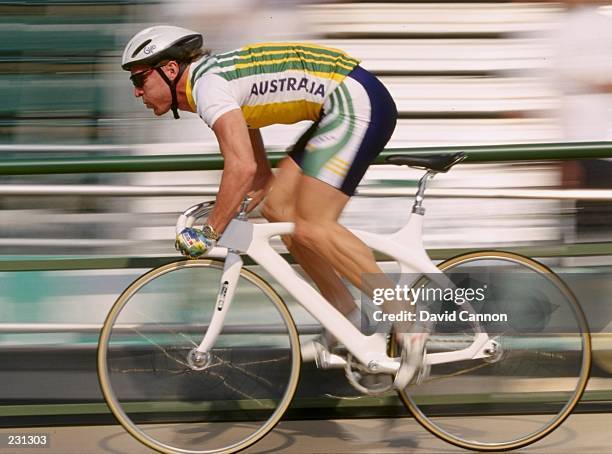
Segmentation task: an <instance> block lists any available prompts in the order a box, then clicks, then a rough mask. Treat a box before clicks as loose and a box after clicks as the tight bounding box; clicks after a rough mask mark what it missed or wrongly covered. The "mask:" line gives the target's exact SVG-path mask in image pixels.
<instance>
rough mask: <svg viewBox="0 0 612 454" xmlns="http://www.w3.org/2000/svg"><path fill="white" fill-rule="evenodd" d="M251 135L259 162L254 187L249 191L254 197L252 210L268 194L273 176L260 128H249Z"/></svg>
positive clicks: (250, 206)
mask: <svg viewBox="0 0 612 454" xmlns="http://www.w3.org/2000/svg"><path fill="white" fill-rule="evenodd" d="M249 136H250V138H251V145H252V146H253V152H254V153H255V162H256V163H257V172H256V173H255V178H254V179H253V187H252V188H251V191H250V192H249V196H250V197H252V198H253V201H252V202H251V204H250V205H249V211H251V210H252V209H253V208H255V207H256V206H257V205H259V203H260V202H261V201H262V200H263V198H264V197H265V196H266V192H267V190H268V187H269V184H270V183H271V180H270V178H272V169H270V163H269V162H268V157H267V156H266V150H265V148H264V143H263V139H262V137H261V132H260V131H259V129H249Z"/></svg>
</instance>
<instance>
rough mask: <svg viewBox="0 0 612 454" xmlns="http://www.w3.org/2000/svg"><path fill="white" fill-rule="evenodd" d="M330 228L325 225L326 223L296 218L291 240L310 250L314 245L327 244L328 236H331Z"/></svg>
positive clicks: (331, 230) (330, 226)
mask: <svg viewBox="0 0 612 454" xmlns="http://www.w3.org/2000/svg"><path fill="white" fill-rule="evenodd" d="M332 227H333V226H332V225H326V223H321V222H313V221H309V220H305V219H302V218H296V220H295V230H294V232H293V240H294V241H295V242H296V243H298V244H301V245H304V246H307V247H311V248H312V247H313V246H314V245H323V244H326V243H327V242H328V239H329V236H330V235H332V232H333V228H332Z"/></svg>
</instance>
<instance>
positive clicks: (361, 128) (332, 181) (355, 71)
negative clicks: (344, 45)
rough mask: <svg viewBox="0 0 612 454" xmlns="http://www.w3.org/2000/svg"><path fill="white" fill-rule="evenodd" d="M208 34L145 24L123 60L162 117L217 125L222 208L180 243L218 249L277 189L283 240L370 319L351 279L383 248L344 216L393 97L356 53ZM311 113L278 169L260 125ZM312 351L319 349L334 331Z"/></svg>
mask: <svg viewBox="0 0 612 454" xmlns="http://www.w3.org/2000/svg"><path fill="white" fill-rule="evenodd" d="M202 45H203V38H202V35H201V34H200V33H197V32H194V31H191V30H187V29H184V28H180V27H174V26H155V27H151V28H147V29H145V30H142V31H141V32H139V33H138V34H136V35H135V36H134V37H133V38H132V39H131V40H130V41H129V43H128V44H127V46H126V48H125V50H124V53H123V61H122V68H123V69H124V70H127V71H130V72H131V77H130V79H131V80H132V82H133V84H134V96H136V97H137V98H142V100H143V103H144V104H145V105H146V106H147V107H148V108H150V109H153V111H154V113H155V115H158V116H159V115H163V114H165V113H166V112H168V111H169V110H172V112H173V114H174V117H175V118H179V113H178V111H179V110H183V111H188V112H196V113H197V114H198V115H199V116H200V117H201V118H202V120H204V122H205V123H206V124H207V125H208V126H209V127H210V128H212V130H213V131H214V133H215V135H216V137H217V140H218V142H219V147H220V150H221V153H222V155H223V158H224V168H223V174H222V178H221V184H220V187H219V192H218V196H217V201H216V204H215V208H214V211H213V212H212V214H211V215H210V217H209V218H208V221H207V224H206V225H204V227H203V228H202V229H185V230H184V231H183V232H182V233H181V234H180V235H179V236H178V237H177V246H178V247H179V249H180V250H181V251H182V252H183V253H184V254H185V255H189V256H191V257H197V256H199V255H201V254H203V253H205V252H206V251H207V250H209V249H210V248H212V247H213V246H214V245H215V243H216V240H217V239H218V238H219V236H220V235H221V234H222V232H223V230H224V229H225V227H226V226H227V225H228V223H229V222H230V221H231V220H232V218H233V217H234V216H235V214H236V212H237V210H238V208H239V206H240V203H241V202H242V200H243V199H244V197H245V195H247V194H249V195H250V196H251V197H252V198H253V200H252V202H251V205H250V206H249V209H253V208H254V207H255V206H256V205H258V204H259V203H260V202H261V201H262V199H263V198H264V197H266V200H265V203H264V205H263V209H262V213H263V215H264V217H265V218H266V219H268V220H269V221H275V222H276V221H290V222H294V223H295V232H294V234H293V235H292V236H291V237H288V236H287V237H284V238H283V241H284V243H285V245H286V246H287V248H288V250H289V251H290V252H291V254H292V255H293V257H295V259H296V260H297V262H298V263H299V264H300V265H301V266H302V268H303V269H304V270H305V272H306V273H307V274H308V275H309V276H310V277H311V278H312V280H313V281H314V282H315V283H316V285H317V286H318V288H319V290H320V291H321V293H322V295H323V296H324V297H325V298H326V299H327V300H328V301H330V302H331V303H332V304H333V305H334V306H335V307H336V308H337V309H338V310H339V311H340V312H341V313H342V314H344V315H345V316H347V317H348V318H349V319H350V320H351V321H352V322H353V323H355V324H357V321H358V320H359V314H360V313H359V310H358V309H357V308H356V305H355V302H354V300H353V297H352V295H351V294H350V292H349V290H348V289H347V287H346V286H345V285H344V284H343V282H342V280H341V276H343V277H345V278H346V279H348V280H349V281H350V282H351V283H352V284H353V285H355V286H356V287H358V288H360V289H361V290H362V291H363V292H365V293H366V294H369V295H371V294H372V292H373V289H374V288H375V287H376V286H377V285H378V283H376V282H367V281H365V280H364V279H362V275H363V274H364V273H368V274H369V275H381V274H382V271H381V270H380V268H379V267H378V265H377V264H376V261H375V260H374V256H373V254H372V251H371V250H370V249H369V248H368V247H367V246H365V244H363V243H362V242H361V241H360V240H359V239H357V237H355V236H354V235H353V234H352V233H350V232H349V231H348V230H347V229H346V228H345V227H343V226H342V225H340V224H339V223H338V218H339V216H340V214H341V212H342V210H343V209H344V207H345V206H346V204H347V202H348V201H349V199H350V197H351V196H352V195H353V193H354V192H355V188H356V187H357V185H358V184H359V182H360V180H361V179H362V177H363V175H364V173H365V171H366V169H367V168H368V166H369V165H370V164H371V163H372V162H373V161H374V159H375V158H376V157H377V156H378V154H379V153H380V152H381V151H382V150H383V148H384V147H385V145H386V144H387V142H388V140H389V138H390V137H391V134H392V133H393V130H394V128H395V124H396V119H397V110H396V107H395V103H394V101H393V99H392V98H391V95H390V94H389V92H388V91H387V89H386V88H385V87H384V85H383V84H382V83H381V82H380V81H379V80H378V79H377V78H376V77H374V76H373V75H372V74H370V73H369V72H368V71H366V70H365V69H363V68H362V67H361V66H359V61H358V60H356V59H355V58H352V57H351V56H349V55H347V54H346V53H344V52H342V51H340V50H337V49H332V48H327V47H323V46H319V45H314V44H306V43H264V44H252V45H248V46H245V47H243V48H241V49H238V50H235V51H232V52H227V53H222V54H217V55H213V54H210V52H208V51H207V50H205V49H204V48H203V47H202ZM303 120H309V121H312V122H313V123H312V126H311V127H310V128H309V129H308V130H307V131H306V132H305V133H304V134H303V135H302V136H301V137H300V138H299V140H298V141H297V142H296V143H295V145H294V146H293V147H292V149H291V150H290V151H289V156H288V157H286V158H285V159H284V160H283V161H282V162H281V163H280V164H279V172H278V173H277V174H276V175H273V174H272V171H271V170H270V166H269V164H268V161H267V158H266V154H265V149H264V144H263V141H262V137H261V134H260V131H259V128H262V127H265V126H268V125H272V124H279V123H281V124H292V123H296V122H299V121H303ZM309 347H314V348H310V349H309V348H304V349H303V356H304V358H305V359H315V357H316V355H317V354H320V353H321V351H322V349H321V347H327V346H326V345H325V339H324V338H320V339H319V340H318V341H317V342H315V343H314V344H310V345H309Z"/></svg>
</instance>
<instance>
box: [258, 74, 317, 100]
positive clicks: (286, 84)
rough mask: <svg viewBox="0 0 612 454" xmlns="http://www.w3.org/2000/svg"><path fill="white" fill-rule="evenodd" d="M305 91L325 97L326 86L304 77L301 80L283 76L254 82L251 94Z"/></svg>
mask: <svg viewBox="0 0 612 454" xmlns="http://www.w3.org/2000/svg"><path fill="white" fill-rule="evenodd" d="M300 90H302V91H305V92H308V93H310V94H313V95H315V96H317V95H320V96H321V97H323V98H324V97H325V86H324V85H323V84H322V83H320V82H314V81H312V80H308V78H307V77H302V78H301V79H300V80H299V83H298V79H297V78H295V77H283V78H279V79H274V80H270V81H268V80H265V81H261V82H254V83H253V85H252V86H251V95H256V96H258V95H265V94H266V93H268V92H269V93H276V92H277V91H279V92H281V91H300Z"/></svg>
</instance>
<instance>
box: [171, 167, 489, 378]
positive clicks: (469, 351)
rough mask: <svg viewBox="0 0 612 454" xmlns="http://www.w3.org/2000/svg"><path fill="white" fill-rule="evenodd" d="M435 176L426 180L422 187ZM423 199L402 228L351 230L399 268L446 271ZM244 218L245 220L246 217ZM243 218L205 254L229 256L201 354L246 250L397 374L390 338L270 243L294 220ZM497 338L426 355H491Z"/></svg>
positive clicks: (197, 211) (356, 352) (182, 222)
mask: <svg viewBox="0 0 612 454" xmlns="http://www.w3.org/2000/svg"><path fill="white" fill-rule="evenodd" d="M430 177H431V176H430V174H427V175H426V176H425V177H423V179H422V180H421V184H422V185H423V187H422V190H423V191H424V186H425V184H426V181H427V179H428V178H430ZM421 201H422V194H421V197H420V198H419V196H417V201H416V202H415V207H414V208H413V212H412V214H411V215H410V217H409V220H408V222H407V224H406V225H405V226H404V227H403V228H401V229H400V230H399V231H397V232H395V233H392V234H388V235H381V234H375V233H370V232H365V231H360V230H351V232H352V233H354V234H355V235H356V236H357V237H358V238H360V239H361V240H362V241H363V242H364V243H365V244H366V245H368V246H369V247H370V248H372V249H374V250H376V251H379V252H382V253H384V254H386V255H387V256H389V257H391V258H393V259H394V260H395V261H397V263H398V264H399V266H400V272H401V273H402V274H404V273H411V274H419V275H421V274H427V275H429V276H431V275H432V274H434V273H436V274H440V273H441V271H440V270H439V269H438V268H437V267H436V266H435V265H434V263H433V262H432V261H431V259H430V258H429V256H428V255H427V253H426V252H425V249H424V247H423V243H422V240H421V238H422V224H423V217H424V216H423V213H424V210H423V209H422V208H421V207H420V203H421ZM204 205H206V204H200V205H196V206H194V207H192V208H190V209H189V210H187V211H186V212H185V214H184V215H182V216H181V217H180V218H179V221H178V223H177V233H179V232H180V231H182V230H183V228H185V227H190V226H192V225H193V223H194V221H195V220H196V217H197V216H198V215H201V212H202V211H205V209H203V208H202V207H203V206H204ZM241 218H242V219H241ZM244 218H245V217H244V216H239V218H236V219H234V220H232V221H231V222H230V224H229V225H228V227H227V228H226V230H225V231H224V233H223V235H222V237H221V238H220V240H219V242H218V246H217V247H215V248H213V249H212V250H211V251H210V252H209V253H208V254H206V257H210V258H225V265H224V269H223V273H222V277H221V283H220V290H219V294H218V297H217V302H216V305H215V307H216V309H217V310H215V311H214V314H213V317H212V319H211V322H210V324H209V327H208V329H207V331H206V334H205V335H204V338H203V340H202V342H201V343H200V345H199V346H198V347H197V349H196V351H197V352H199V353H202V354H205V353H207V352H208V351H209V350H211V349H212V347H213V345H214V344H215V341H216V340H217V337H218V336H219V333H220V332H221V330H222V328H223V323H224V320H225V316H226V314H227V313H228V311H229V309H230V307H231V302H232V299H233V296H234V292H235V289H236V284H237V282H238V278H239V274H240V269H241V268H242V266H243V263H244V262H243V260H242V257H241V254H247V255H248V256H250V257H251V258H252V259H253V260H254V261H255V262H256V263H257V264H259V265H261V266H262V267H263V268H264V269H265V270H266V271H267V272H268V273H270V275H271V276H272V277H273V278H274V279H275V280H276V281H277V282H278V283H279V284H281V285H282V286H283V287H284V288H285V289H286V290H287V291H288V292H289V293H290V294H291V295H292V296H293V297H294V298H295V300H296V301H297V302H298V303H299V304H300V305H301V306H303V307H304V308H305V309H306V310H307V311H308V312H309V313H310V314H311V315H312V316H313V317H314V318H315V319H317V320H318V321H319V322H320V323H321V325H323V326H324V327H325V328H326V329H327V330H328V331H329V332H330V333H331V334H332V335H333V336H334V337H335V338H336V339H338V340H339V341H340V342H341V343H342V344H343V345H344V346H345V347H346V348H347V349H348V351H349V352H350V353H351V354H352V355H353V356H354V357H355V358H357V359H358V360H359V362H361V363H362V364H363V365H365V366H366V367H368V369H369V370H371V371H372V372H377V373H395V372H397V370H398V368H399V366H400V361H399V358H391V357H389V356H388V355H387V353H386V350H387V345H386V342H387V341H386V336H385V335H381V334H372V335H364V334H363V333H361V332H360V331H359V330H358V329H357V328H356V327H355V326H353V324H352V323H351V322H349V321H348V320H347V319H346V317H344V316H343V315H342V314H341V313H340V312H339V311H338V310H336V309H335V308H334V307H333V306H332V305H331V304H330V303H329V302H327V300H325V299H324V298H323V296H321V294H320V293H319V292H317V291H316V290H315V289H314V288H313V287H312V286H311V285H310V284H309V283H308V282H306V281H305V280H304V279H303V278H302V277H301V276H300V275H299V274H298V273H297V272H296V271H295V270H294V269H293V268H292V267H291V265H290V264H289V263H288V262H287V261H286V260H285V259H283V258H282V257H281V255H280V254H279V253H278V252H277V251H275V250H274V249H273V248H272V246H271V245H270V239H271V238H273V237H275V236H279V235H286V234H292V233H293V231H294V224H293V223H290V222H279V223H268V224H252V223H249V222H247V221H246V219H244ZM493 343H494V342H493V340H492V339H490V337H489V335H488V334H487V333H485V332H482V333H477V334H476V335H475V338H474V341H473V342H472V343H471V344H470V345H469V346H468V347H466V348H464V349H461V350H457V351H452V352H441V353H427V354H426V356H425V363H427V364H430V365H433V364H441V363H448V362H455V361H463V360H470V359H476V358H486V357H489V356H491V354H490V353H489V352H490V351H492V347H494V346H493ZM345 364H346V360H345V359H344V358H342V357H340V356H338V355H331V359H330V364H329V365H328V367H344V365H345Z"/></svg>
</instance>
